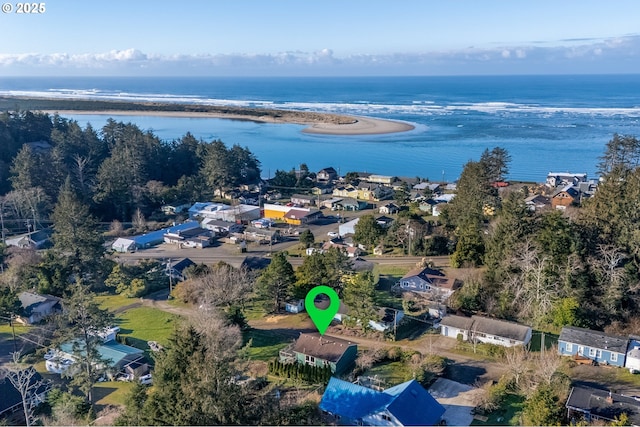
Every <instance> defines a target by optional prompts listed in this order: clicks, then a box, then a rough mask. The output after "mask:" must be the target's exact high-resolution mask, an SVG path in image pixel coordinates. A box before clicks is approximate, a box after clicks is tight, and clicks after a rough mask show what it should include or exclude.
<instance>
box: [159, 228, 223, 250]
mask: <svg viewBox="0 0 640 427" xmlns="http://www.w3.org/2000/svg"><path fill="white" fill-rule="evenodd" d="M212 235H213V232H212V231H211V230H207V229H204V228H201V227H194V228H189V229H187V230H176V231H168V232H167V233H165V234H164V236H163V239H164V242H165V243H170V244H174V245H179V246H180V247H188V248H199V249H202V248H206V247H209V246H211V241H212V240H213V236H212Z"/></svg>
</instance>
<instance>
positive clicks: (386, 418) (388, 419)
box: [382, 414, 391, 421]
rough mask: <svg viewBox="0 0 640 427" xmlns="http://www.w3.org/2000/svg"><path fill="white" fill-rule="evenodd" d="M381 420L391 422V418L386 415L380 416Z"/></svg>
mask: <svg viewBox="0 0 640 427" xmlns="http://www.w3.org/2000/svg"><path fill="white" fill-rule="evenodd" d="M382 419H383V420H385V421H391V417H390V416H389V415H387V414H382Z"/></svg>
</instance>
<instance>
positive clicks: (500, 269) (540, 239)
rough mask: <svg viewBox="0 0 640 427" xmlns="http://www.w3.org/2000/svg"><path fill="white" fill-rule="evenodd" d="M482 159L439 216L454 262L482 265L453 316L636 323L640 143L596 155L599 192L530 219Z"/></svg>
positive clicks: (515, 193) (618, 141) (618, 140)
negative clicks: (464, 313)
mask: <svg viewBox="0 0 640 427" xmlns="http://www.w3.org/2000/svg"><path fill="white" fill-rule="evenodd" d="M486 153H487V152H485V155H483V158H481V159H480V161H470V162H469V163H467V164H466V165H465V166H464V169H463V171H462V174H461V176H460V180H459V181H458V191H457V194H456V197H455V198H454V199H453V201H452V202H451V203H449V204H448V205H447V206H446V208H445V209H444V211H443V215H442V217H441V218H442V220H443V223H444V225H445V227H446V229H447V233H448V236H449V238H450V239H451V240H452V242H453V244H454V245H455V251H454V253H453V255H452V258H451V259H452V264H453V265H454V266H460V267H461V266H471V267H480V266H481V267H483V269H482V270H479V273H478V274H476V275H475V276H472V277H469V278H468V280H466V283H465V286H464V287H463V288H462V289H461V291H460V292H458V293H457V295H456V296H455V298H454V301H453V306H454V308H459V309H462V310H465V311H469V312H477V311H481V312H485V313H489V314H491V315H495V316H497V317H501V318H506V319H512V320H517V321H521V322H524V323H527V324H530V325H533V326H535V327H538V328H542V329H545V328H546V329H548V330H552V331H558V330H559V328H561V327H562V326H565V325H574V326H583V327H588V328H594V329H599V330H602V329H604V328H613V330H615V329H617V330H620V331H622V330H623V329H624V328H622V325H628V324H630V323H633V319H634V317H636V316H637V314H638V309H639V307H640V305H639V304H640V295H639V294H638V291H639V290H640V275H639V273H638V272H639V270H638V267H640V238H639V237H638V232H637V224H638V220H640V217H638V212H640V209H639V208H640V168H639V167H638V165H639V164H638V159H639V158H640V143H639V142H638V139H637V138H636V137H634V136H628V135H626V136H625V135H614V137H613V139H611V140H610V141H609V142H608V143H607V145H606V148H605V151H604V153H603V155H602V156H601V162H600V164H599V170H598V172H599V176H600V183H599V185H598V188H597V191H596V192H595V194H594V195H593V196H592V197H590V198H586V199H584V200H583V201H582V203H581V205H580V206H579V207H573V208H567V210H566V211H564V212H563V211H558V210H546V211H542V212H533V211H531V210H530V209H529V208H528V207H527V206H526V204H525V201H524V199H525V198H526V197H527V196H528V195H529V193H528V191H527V189H526V188H522V187H521V188H519V189H516V190H509V189H506V191H504V192H502V193H500V194H499V193H498V191H497V189H496V187H495V186H494V185H492V184H493V183H494V179H495V178H496V175H493V176H492V173H491V165H490V164H488V163H487V156H486ZM489 154H491V153H489ZM507 158H508V157H507ZM488 207H491V209H487V208H488ZM636 328H637V327H636ZM634 330H635V329H634ZM628 332H631V331H630V330H629V331H628ZM636 332H638V331H637V330H636Z"/></svg>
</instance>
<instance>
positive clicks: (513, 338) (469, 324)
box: [440, 315, 532, 347]
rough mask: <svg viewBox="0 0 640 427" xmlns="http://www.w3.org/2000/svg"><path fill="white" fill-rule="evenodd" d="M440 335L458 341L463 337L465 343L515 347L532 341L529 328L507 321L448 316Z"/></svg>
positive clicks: (443, 319)
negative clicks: (459, 337)
mask: <svg viewBox="0 0 640 427" xmlns="http://www.w3.org/2000/svg"><path fill="white" fill-rule="evenodd" d="M440 333H441V335H443V336H445V337H450V338H456V339H457V338H458V336H461V339H462V340H463V341H477V342H483V343H486V344H495V345H501V346H503V347H513V346H516V345H527V344H528V343H529V342H530V341H531V335H532V330H531V327H529V326H526V325H521V324H519V323H515V322H508V321H506V320H499V319H492V318H489V317H482V316H471V317H464V316H456V315H447V316H444V317H442V320H440Z"/></svg>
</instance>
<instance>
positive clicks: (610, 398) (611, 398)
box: [607, 390, 613, 405]
mask: <svg viewBox="0 0 640 427" xmlns="http://www.w3.org/2000/svg"><path fill="white" fill-rule="evenodd" d="M607 403H608V404H609V405H613V397H612V396H611V390H609V396H607Z"/></svg>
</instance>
